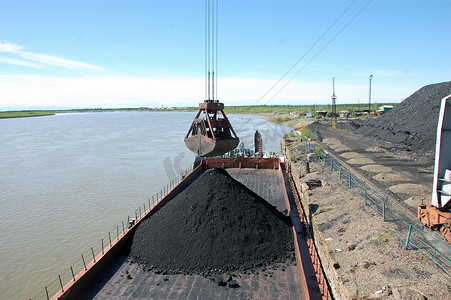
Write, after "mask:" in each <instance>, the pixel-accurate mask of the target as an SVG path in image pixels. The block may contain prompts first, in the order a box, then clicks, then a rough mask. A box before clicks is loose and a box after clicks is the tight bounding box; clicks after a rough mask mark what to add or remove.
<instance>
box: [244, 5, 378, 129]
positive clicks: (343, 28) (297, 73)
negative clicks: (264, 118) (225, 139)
mask: <svg viewBox="0 0 451 300" xmlns="http://www.w3.org/2000/svg"><path fill="white" fill-rule="evenodd" d="M355 1H356V0H354V1H352V2H351V4H350V5H348V7H347V8H346V9H345V10H344V11H343V12H342V13H341V14H340V16H339V17H338V18H337V19H336V20H335V21H334V22H333V23H332V25H331V26H329V28H328V29H327V30H326V31H325V32H324V33H323V34H322V35H321V37H320V38H319V39H318V40H317V41H316V42H315V43H314V44H313V45H312V46H311V47H310V48H309V49H308V50H307V52H306V53H305V54H304V55H303V56H302V57H301V58H300V59H299V60H298V61H297V62H296V63H295V64H294V65H293V66H292V67H291V68H290V69H289V70H288V71H287V72H286V73H285V74H284V75H283V76H282V78H280V79H279V80H278V81H277V82H276V83H275V84H274V85H273V86H272V87H271V88H270V89H269V90H268V91H267V92H266V93H265V94H264V95H263V96H262V97H260V99H259V100H258V101H257V102H255V103H254V104H253V105H255V104H256V103H258V102H259V101H261V100H262V99H263V97H265V96H266V95H267V94H268V93H269V92H270V91H271V90H272V89H273V88H274V87H275V86H276V85H277V84H278V83H279V82H280V81H281V80H282V79H283V78H284V77H285V76H286V75H287V74H288V73H289V72H290V71H291V70H292V69H293V68H294V67H295V66H296V65H297V64H298V63H299V62H300V61H301V60H302V59H303V58H304V57H305V56H306V55H307V54H308V52H310V50H311V49H312V48H313V47H314V46H315V45H316V44H317V43H318V42H319V41H320V40H321V39H322V38H323V37H324V35H326V34H327V32H329V31H330V29H331V28H332V27H333V26H334V25H335V24H336V23H337V21H338V20H339V19H340V18H341V17H342V16H343V15H344V14H345V13H346V11H347V10H349V8H350V7H351V6H352V5H353V4H354V2H355ZM371 2H373V0H369V1H368V2H367V3H366V4H365V5H364V6H363V7H362V8H361V9H360V10H359V11H358V12H357V13H356V14H355V15H354V17H352V18H351V19H350V20H349V21H348V22H347V23H346V24H345V25H344V26H343V27H342V28H341V29H340V30H339V31H338V32H337V33H336V34H335V35H334V36H333V37H332V38H331V39H330V40H329V41H328V42H327V43H326V44H325V45H324V46H323V47H322V48H321V49H320V50H319V51H318V52H317V53H316V54H315V55H314V56H313V57H312V58H311V59H310V60H309V61H308V62H307V63H306V64H305V65H304V66H303V67H302V68H301V69H300V70H299V71H298V72H296V73H295V74H294V75H293V76H292V77H291V78H290V79H289V80H288V81H287V82H286V83H285V84H284V85H283V86H282V87H281V88H280V89H279V90H278V91H277V92H276V93H275V94H274V95H273V96H272V97H271V98H270V99H269V100H268V101H267V102H266V103H265V104H264V105H267V104H268V103H269V102H271V101H272V100H273V99H274V98H275V97H276V96H277V95H278V94H279V93H280V92H281V91H282V90H283V89H284V88H285V87H286V86H287V85H288V84H289V83H290V82H291V81H292V80H293V79H294V78H295V77H296V76H297V75H299V73H301V72H302V71H303V70H304V69H305V68H306V67H307V66H308V65H309V64H310V63H311V62H312V61H313V60H314V59H315V58H316V57H317V56H318V55H319V54H320V53H321V52H322V51H323V50H324V49H325V48H326V47H327V46H329V45H330V43H332V41H333V40H335V38H336V37H337V36H338V35H339V34H340V33H341V32H343V30H345V29H346V27H348V25H349V24H351V23H352V21H354V19H355V18H357V17H358V16H359V15H360V13H361V12H362V11H363V10H364V9H365V8H366V7H368V5H369V4H370V3H371ZM242 115H243V114H242ZM252 118H254V116H251V117H250V118H249V119H248V120H247V121H246V122H245V123H244V124H243V125H242V126H241V127H240V128H239V129H238V130H237V132H238V131H240V130H241V129H242V128H243V127H244V126H245V125H246V124H247V123H249V121H250V120H251V119H252Z"/></svg>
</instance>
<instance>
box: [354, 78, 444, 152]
mask: <svg viewBox="0 0 451 300" xmlns="http://www.w3.org/2000/svg"><path fill="white" fill-rule="evenodd" d="M449 94H451V81H448V82H443V83H437V84H430V85H427V86H424V87H422V88H421V89H419V90H418V91H416V92H415V93H413V94H412V95H411V96H409V97H408V98H406V99H405V100H404V101H402V102H401V103H400V104H399V105H397V106H395V108H394V109H392V110H390V111H389V112H387V113H385V114H384V115H383V116H381V117H379V118H371V119H367V120H359V121H353V123H352V124H351V125H352V126H350V127H349V128H350V129H353V130H354V131H355V132H356V133H360V134H363V135H365V136H369V137H371V138H374V139H376V140H381V141H385V142H390V143H392V144H394V145H396V146H399V147H401V148H403V149H404V150H407V151H412V152H414V153H415V154H418V155H425V154H426V155H432V158H431V159H433V153H434V151H435V140H436V131H437V121H438V115H439V110H440V101H441V99H442V98H444V97H445V96H447V95H449Z"/></svg>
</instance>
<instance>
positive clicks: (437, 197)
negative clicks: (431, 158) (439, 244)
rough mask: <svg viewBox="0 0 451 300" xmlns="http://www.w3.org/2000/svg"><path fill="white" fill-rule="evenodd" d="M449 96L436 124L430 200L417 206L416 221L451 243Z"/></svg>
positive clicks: (450, 109) (442, 105) (443, 100)
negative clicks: (437, 231) (418, 220)
mask: <svg viewBox="0 0 451 300" xmlns="http://www.w3.org/2000/svg"><path fill="white" fill-rule="evenodd" d="M450 149H451V94H450V95H448V96H447V97H445V98H443V99H442V102H441V106H440V115H439V118H438V124H437V139H436V148H435V164H434V181H433V188H432V200H431V203H429V204H428V205H426V204H420V205H419V206H418V219H420V221H421V222H422V223H423V224H424V225H426V226H428V227H430V228H431V229H434V230H439V231H440V232H441V233H442V235H443V236H444V237H445V239H447V240H448V242H450V243H451V154H450V153H451V152H450Z"/></svg>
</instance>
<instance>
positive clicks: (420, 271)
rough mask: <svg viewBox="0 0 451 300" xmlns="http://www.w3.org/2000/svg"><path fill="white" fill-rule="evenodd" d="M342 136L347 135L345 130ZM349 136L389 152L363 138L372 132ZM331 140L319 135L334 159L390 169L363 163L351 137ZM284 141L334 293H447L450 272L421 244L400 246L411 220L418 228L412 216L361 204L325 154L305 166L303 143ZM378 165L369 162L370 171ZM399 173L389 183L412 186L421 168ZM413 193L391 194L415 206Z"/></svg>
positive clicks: (294, 139) (435, 296)
mask: <svg viewBox="0 0 451 300" xmlns="http://www.w3.org/2000/svg"><path fill="white" fill-rule="evenodd" d="M335 131H337V132H338V130H335ZM346 135H351V136H352V134H350V133H346ZM353 138H356V139H359V143H360V144H362V145H363V146H368V147H367V148H368V149H369V150H371V151H368V152H367V153H372V154H374V155H382V154H385V155H387V153H383V152H381V151H376V150H378V149H376V148H374V147H373V148H372V147H371V145H367V143H371V141H369V139H368V140H365V139H364V140H362V139H361V137H356V136H354V137H353ZM336 141H337V140H334V139H333V138H332V137H330V136H323V142H324V143H326V142H327V143H328V146H327V147H326V149H325V150H326V151H328V152H329V153H335V154H338V155H339V156H337V157H338V158H339V159H342V160H344V161H346V163H348V164H350V165H351V166H352V167H353V168H357V169H359V171H362V173H363V172H364V170H365V168H366V167H368V166H373V167H374V166H378V169H379V170H382V169H383V168H384V167H385V168H388V166H387V165H381V163H382V164H383V163H384V162H380V161H378V163H377V164H376V163H371V164H370V163H368V162H365V161H364V159H367V160H369V159H371V158H369V157H367V156H365V152H364V151H360V153H356V149H353V148H352V145H353V144H352V143H346V142H345V141H344V142H343V144H341V145H338V144H337V143H336ZM281 144H282V151H283V153H284V154H285V155H286V157H287V163H288V166H289V170H290V172H291V175H292V178H293V181H294V182H295V185H296V188H297V190H298V192H299V193H300V196H301V197H300V198H301V200H302V203H303V208H304V211H305V213H306V215H308V220H309V224H308V227H309V228H310V230H311V232H312V237H313V239H314V243H315V245H316V247H317V249H318V252H319V255H320V258H321V262H322V266H323V269H324V271H325V274H326V277H327V279H328V281H329V284H330V286H331V289H332V292H333V295H334V298H335V299H417V298H418V297H420V299H444V298H446V297H447V296H446V295H449V293H450V292H451V285H450V284H449V275H447V274H446V273H445V272H444V271H443V270H442V269H440V267H439V266H438V265H437V264H435V263H434V262H433V261H432V260H430V259H429V258H428V257H427V256H426V255H425V254H424V253H423V252H421V251H420V250H412V249H407V248H406V247H405V241H404V240H403V239H405V238H406V237H407V232H408V229H409V224H414V225H417V226H418V227H419V228H421V225H420V224H417V223H418V222H416V220H415V218H414V217H412V216H408V215H406V214H405V212H404V211H403V210H402V209H400V208H399V207H397V206H396V205H393V204H390V205H389V206H387V207H386V210H387V211H386V213H387V214H386V217H385V219H384V218H383V217H382V216H381V215H380V213H379V212H377V211H376V210H374V209H373V208H372V207H371V206H369V205H365V200H364V198H363V197H360V196H361V195H359V194H358V193H357V192H356V190H355V189H351V188H349V184H348V183H347V182H344V181H343V180H340V179H339V176H340V174H339V172H338V171H331V164H330V159H329V160H328V161H327V163H326V164H324V163H323V162H322V161H321V162H320V161H316V160H311V161H310V162H309V170H308V171H307V170H306V167H305V163H306V160H307V155H306V153H305V143H303V142H301V141H300V139H299V138H297V137H294V136H291V137H290V136H289V135H287V136H286V137H285V138H284V139H282V142H281ZM348 145H349V146H348ZM338 146H340V147H338ZM357 156H359V160H357V159H356V158H357ZM329 158H330V156H329ZM391 158H392V159H396V158H395V157H391ZM336 162H337V160H336ZM390 168H391V172H392V173H393V174H397V173H398V172H403V170H404V169H405V166H403V162H402V161H401V162H399V163H398V165H397V166H395V165H391V166H390ZM366 169H368V168H366ZM376 169H377V168H375V167H374V168H372V170H373V171H375V170H376ZM374 174H379V173H377V172H376V173H373V176H374ZM404 175H405V176H402V177H398V178H397V181H394V182H391V184H392V185H394V186H396V185H398V186H399V185H400V184H405V183H406V182H408V183H409V184H410V185H411V186H419V185H420V184H418V183H416V182H414V180H417V179H418V178H416V177H415V176H417V175H418V174H409V176H407V175H408V174H404ZM425 175H427V174H425ZM344 176H345V175H343V177H344ZM377 178H379V177H377ZM424 187H425V188H426V190H427V189H428V187H427V186H424ZM383 190H384V191H385V189H383ZM428 192H429V190H427V191H423V193H425V194H424V195H421V196H422V197H424V196H425V195H426V194H427V193H428ZM407 194H411V195H410V196H409V195H407ZM418 195H419V194H418V193H417V191H416V190H415V189H413V188H411V189H410V190H403V191H401V192H398V193H397V194H396V196H397V198H396V199H398V198H399V199H403V200H405V204H406V205H408V206H409V208H410V209H413V208H414V206H415V205H417V203H418V202H419V201H420V199H419V196H418ZM421 234H422V233H418V235H421ZM429 234H432V232H429ZM438 238H440V237H438Z"/></svg>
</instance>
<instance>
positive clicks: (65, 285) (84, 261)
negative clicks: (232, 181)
mask: <svg viewBox="0 0 451 300" xmlns="http://www.w3.org/2000/svg"><path fill="white" fill-rule="evenodd" d="M211 168H254V169H275V170H277V169H278V170H280V175H281V178H282V180H283V183H284V185H285V188H284V189H283V190H284V198H285V201H286V203H287V207H291V209H292V210H293V209H294V210H296V213H295V215H296V218H298V223H299V224H300V225H299V226H300V227H299V226H298V228H297V229H295V228H293V232H294V238H295V251H296V253H295V254H296V261H297V265H298V273H299V276H300V279H301V280H300V281H301V287H302V290H303V292H304V293H303V294H304V299H321V298H322V299H330V294H329V289H328V286H327V282H326V279H325V277H324V275H323V273H322V269H321V265H320V262H319V260H318V254H317V252H316V249H315V248H314V247H312V246H311V245H310V244H308V241H306V240H305V235H304V234H301V232H300V229H299V228H302V226H303V223H304V216H303V212H302V210H301V209H300V207H299V206H298V203H299V200H298V196H297V193H296V190H295V189H293V183H292V182H291V180H290V179H289V177H288V176H287V174H286V165H285V163H284V162H282V161H281V160H280V159H278V158H256V157H246V158H244V157H230V158H203V159H202V160H201V161H200V162H199V163H198V164H197V165H196V166H195V168H194V169H193V170H191V171H189V170H186V171H185V172H184V173H183V174H181V175H180V176H178V177H177V178H176V179H174V180H172V181H171V182H170V183H169V184H168V185H167V186H166V187H164V188H163V189H162V190H161V191H160V192H159V193H157V194H156V195H154V196H152V197H151V198H150V199H149V200H148V201H147V205H146V203H143V206H142V209H141V206H140V207H139V208H138V210H135V216H134V217H135V218H134V219H132V220H130V218H129V219H128V220H127V223H125V224H124V222H122V224H121V226H117V227H116V232H114V233H115V235H114V233H113V235H111V232H109V233H108V237H107V238H105V239H102V240H101V245H100V247H97V248H96V249H94V248H93V247H91V248H90V250H89V251H88V252H87V253H85V254H84V255H83V254H82V255H81V259H80V260H79V261H78V263H77V264H74V265H72V266H70V268H69V270H67V271H66V272H64V273H63V274H62V276H61V275H58V278H57V279H56V280H54V281H53V282H52V283H51V284H50V285H48V286H46V287H45V290H44V291H43V292H41V293H40V294H39V295H37V296H36V297H33V298H32V299H72V298H73V297H74V295H77V294H79V293H81V292H82V291H84V290H85V288H86V287H87V286H89V285H90V283H92V282H93V281H95V278H96V276H97V275H98V274H99V273H100V272H101V271H102V270H104V269H105V268H106V267H107V266H108V265H110V264H111V263H112V262H113V261H114V259H115V258H116V257H118V255H119V254H120V252H121V249H123V248H124V247H125V245H126V244H127V242H128V241H129V239H130V238H131V237H132V236H133V232H134V230H135V229H136V227H137V225H138V224H139V223H140V222H141V221H142V220H143V219H144V218H145V217H147V216H148V215H150V214H153V213H155V212H156V211H158V210H159V209H160V208H161V207H163V206H164V205H165V204H166V203H167V202H168V201H170V200H171V199H172V198H174V197H175V196H177V195H178V194H179V193H180V192H181V191H182V190H183V189H184V188H185V187H186V186H188V185H189V184H190V183H191V181H192V180H193V179H194V178H196V176H198V174H199V173H200V172H201V171H202V170H206V169H211ZM287 189H289V191H288V190H287ZM296 200H297V201H296ZM130 221H131V222H130ZM306 243H307V244H306ZM306 245H307V247H308V248H306V247H305V246H306ZM302 247H304V248H305V249H302ZM300 248H301V249H300ZM312 270H313V272H312Z"/></svg>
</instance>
